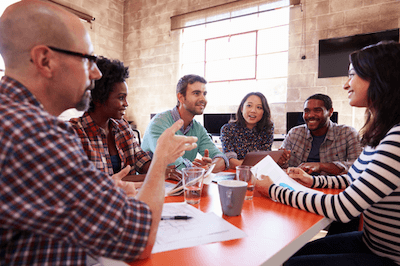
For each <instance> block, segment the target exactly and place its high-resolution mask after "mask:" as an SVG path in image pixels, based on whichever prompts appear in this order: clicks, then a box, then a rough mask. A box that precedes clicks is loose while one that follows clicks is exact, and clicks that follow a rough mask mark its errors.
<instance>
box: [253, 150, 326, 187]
mask: <svg viewBox="0 0 400 266" xmlns="http://www.w3.org/2000/svg"><path fill="white" fill-rule="evenodd" d="M251 172H252V173H253V175H254V176H255V177H256V178H260V176H261V175H267V176H269V177H270V178H271V180H272V181H273V182H274V184H275V185H278V186H282V187H287V188H289V189H291V190H295V191H304V192H308V193H313V194H314V193H322V192H320V191H318V190H314V189H311V188H308V187H305V186H303V185H302V184H300V183H298V182H296V181H294V180H293V179H291V178H290V177H289V176H288V175H287V174H286V173H285V171H283V169H282V168H281V167H280V166H279V165H278V164H277V163H276V162H275V161H274V160H273V159H272V158H271V156H269V155H268V156H267V157H265V158H264V159H262V160H261V161H260V162H258V163H257V164H256V165H255V166H253V167H252V168H251Z"/></svg>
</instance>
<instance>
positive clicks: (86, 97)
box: [75, 89, 90, 111]
mask: <svg viewBox="0 0 400 266" xmlns="http://www.w3.org/2000/svg"><path fill="white" fill-rule="evenodd" d="M89 103H90V89H88V90H86V91H85V93H84V94H83V96H82V99H81V100H80V101H79V102H78V103H77V104H76V105H75V108H76V110H78V111H86V110H87V109H88V108H89Z"/></svg>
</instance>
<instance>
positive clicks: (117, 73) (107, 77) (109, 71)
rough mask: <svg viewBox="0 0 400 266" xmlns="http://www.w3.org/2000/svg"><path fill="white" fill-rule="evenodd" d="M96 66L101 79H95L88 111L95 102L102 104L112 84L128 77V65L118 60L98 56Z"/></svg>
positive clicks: (111, 88) (92, 108)
mask: <svg viewBox="0 0 400 266" xmlns="http://www.w3.org/2000/svg"><path fill="white" fill-rule="evenodd" d="M97 67H98V68H99V70H100V71H101V73H102V74H103V76H102V77H101V79H99V80H96V81H95V86H94V89H93V90H92V91H91V101H90V106H89V110H88V112H93V111H94V109H95V104H94V103H95V102H96V103H100V104H103V103H105V102H106V101H107V99H108V97H109V96H110V93H111V92H112V91H113V90H114V84H116V83H120V82H124V81H125V80H126V79H127V78H129V70H128V67H125V66H124V64H123V63H122V62H121V61H119V60H116V59H115V60H110V59H107V58H105V57H100V58H99V59H98V61H97Z"/></svg>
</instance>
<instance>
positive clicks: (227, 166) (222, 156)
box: [213, 154, 229, 170]
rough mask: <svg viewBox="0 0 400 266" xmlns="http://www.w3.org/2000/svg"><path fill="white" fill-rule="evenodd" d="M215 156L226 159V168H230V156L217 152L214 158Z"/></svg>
mask: <svg viewBox="0 0 400 266" xmlns="http://www.w3.org/2000/svg"><path fill="white" fill-rule="evenodd" d="M215 158H222V159H224V161H225V170H228V169H229V160H228V158H227V157H226V156H225V154H217V155H215V156H214V158H213V159H215Z"/></svg>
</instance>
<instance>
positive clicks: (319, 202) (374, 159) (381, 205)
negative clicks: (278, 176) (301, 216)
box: [269, 124, 400, 264]
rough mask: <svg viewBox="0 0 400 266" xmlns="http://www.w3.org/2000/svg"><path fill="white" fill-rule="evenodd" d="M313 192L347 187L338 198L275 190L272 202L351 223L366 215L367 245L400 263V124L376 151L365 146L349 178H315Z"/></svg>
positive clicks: (348, 175) (272, 192) (364, 233)
mask: <svg viewBox="0 0 400 266" xmlns="http://www.w3.org/2000/svg"><path fill="white" fill-rule="evenodd" d="M312 187H314V188H345V187H346V189H345V190H344V191H343V192H341V193H339V194H338V195H328V194H309V193H304V192H300V191H292V190H289V189H287V188H284V187H281V186H277V185H272V186H271V187H270V190H269V193H270V195H271V198H272V199H273V200H276V201H279V202H281V203H284V204H288V205H291V206H293V207H296V208H299V209H302V210H306V211H309V212H313V213H317V214H319V215H323V216H325V217H328V218H331V219H334V220H336V221H341V222H348V221H350V220H351V219H352V218H354V217H357V216H358V215H360V213H363V216H364V229H363V241H364V242H365V244H366V245H367V246H368V247H369V248H370V249H371V251H372V252H373V253H375V254H377V255H379V256H383V257H388V258H390V259H392V260H393V261H395V262H396V263H397V264H400V125H399V124H398V125H396V126H394V127H393V128H392V129H391V130H390V131H389V132H388V133H387V135H386V136H385V138H384V139H383V140H382V141H381V142H380V143H379V145H378V146H377V147H375V148H372V147H368V146H367V147H365V149H364V151H363V152H362V153H361V155H360V156H359V157H358V159H357V160H356V161H355V162H354V164H353V165H352V167H351V169H350V170H349V172H348V174H346V175H341V176H315V177H314V184H313V186H312Z"/></svg>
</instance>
